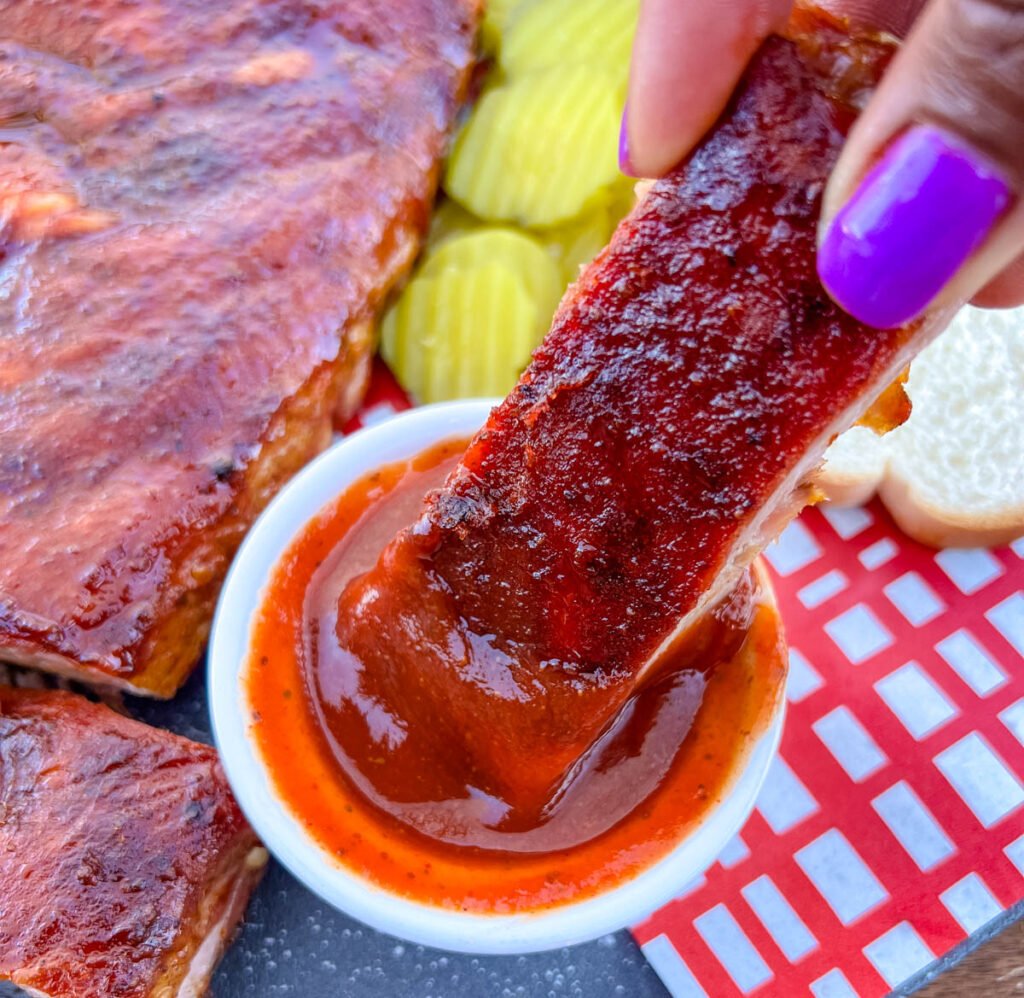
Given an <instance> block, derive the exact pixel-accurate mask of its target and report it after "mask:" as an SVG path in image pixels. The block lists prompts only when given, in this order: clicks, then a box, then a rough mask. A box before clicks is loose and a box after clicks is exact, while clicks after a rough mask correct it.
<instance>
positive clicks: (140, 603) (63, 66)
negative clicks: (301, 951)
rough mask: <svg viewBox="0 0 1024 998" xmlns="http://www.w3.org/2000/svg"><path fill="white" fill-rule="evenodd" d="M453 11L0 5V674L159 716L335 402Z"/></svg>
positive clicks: (438, 0) (391, 5)
mask: <svg viewBox="0 0 1024 998" xmlns="http://www.w3.org/2000/svg"><path fill="white" fill-rule="evenodd" d="M477 13H478V11H477V3H476V0H238V2H232V3H216V2H214V3H207V2H199V0H145V2H142V3H123V2H121V0H89V2H88V3H84V2H83V3H55V2H53V0H0V659H9V660H13V661H16V662H20V663H24V664H31V665H34V666H38V667H42V668H46V669H51V670H53V671H57V672H63V673H67V674H71V675H73V676H75V677H76V678H80V679H84V680H86V681H89V682H94V683H103V684H111V685H117V686H120V687H123V688H127V689H130V690H133V691H135V692H140V693H148V694H153V695H157V696H170V695H171V694H173V693H174V692H175V690H176V689H177V688H178V686H179V685H180V684H181V682H182V681H183V680H184V678H185V676H187V675H188V672H189V671H190V670H191V668H192V666H193V665H194V663H195V661H196V659H197V658H198V656H199V653H200V651H201V648H202V645H203V642H204V640H205V636H206V633H207V630H208V628H209V623H210V618H211V616H212V612H213V602H214V600H215V598H216V595H217V591H218V589H219V587H220V583H221V580H222V579H223V577H224V574H225V572H226V569H227V564H228V561H229V559H230V557H231V555H232V553H233V551H234V549H235V547H236V546H237V544H238V542H239V541H240V539H241V537H242V535H243V533H244V532H245V530H246V529H247V527H248V526H249V524H250V523H251V522H252V521H253V519H254V518H255V516H256V514H257V513H258V512H259V510H260V509H261V508H262V506H263V505H265V503H266V502H267V501H268V499H269V498H270V496H271V495H272V494H273V493H274V492H275V491H276V490H277V489H278V488H279V487H280V486H281V484H282V483H283V482H284V481H285V480H287V478H288V477H289V476H290V475H291V474H293V473H294V472H295V471H296V470H298V468H300V467H301V466H302V465H303V464H304V463H305V462H306V461H307V460H308V459H309V458H310V457H311V456H312V455H313V454H315V453H316V452H317V451H318V450H319V449H321V448H322V447H323V446H325V445H326V443H328V442H329V440H330V434H331V417H332V413H333V412H335V411H336V410H338V411H344V412H351V411H352V410H353V408H354V407H355V405H357V404H358V401H359V399H360V397H361V395H362V391H363V388H364V386H365V381H366V375H367V373H368V365H369V360H370V356H371V354H372V352H373V341H374V336H373V324H374V320H375V316H376V313H377V310H378V308H379V307H380V305H381V302H382V300H383V298H384V296H385V295H386V293H387V292H388V290H389V289H390V288H391V287H392V286H393V285H394V284H395V282H396V281H397V280H398V279H399V278H400V277H401V276H402V275H403V274H404V273H405V271H406V270H407V268H408V267H409V265H410V264H411V261H412V258H413V257H414V256H415V253H416V250H417V248H418V245H419V238H420V236H421V235H422V233H423V231H424V230H425V228H426V224H427V220H428V214H429V210H430V203H431V199H432V196H433V191H434V185H435V181H436V173H437V167H438V163H439V160H440V157H441V155H442V152H443V149H444V145H445V140H446V136H447V132H448V129H449V126H450V125H451V122H452V120H453V118H454V115H455V111H456V108H457V106H458V101H459V98H460V95H461V94H462V91H463V89H464V86H465V83H466V78H467V74H468V72H469V69H470V67H471V65H472V63H473V59H474V34H475V22H476V16H477Z"/></svg>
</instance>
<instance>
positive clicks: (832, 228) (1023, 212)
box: [818, 0, 1024, 326]
mask: <svg viewBox="0 0 1024 998" xmlns="http://www.w3.org/2000/svg"><path fill="white" fill-rule="evenodd" d="M1022 149H1024V0H932V2H931V3H930V4H929V5H928V7H926V9H925V11H924V13H923V14H922V16H921V17H920V19H919V20H918V22H917V23H916V24H915V26H914V28H913V29H912V30H911V32H910V35H909V36H908V38H907V42H906V45H905V46H904V48H903V50H902V51H901V52H900V53H899V54H898V55H897V57H896V58H895V60H894V61H893V63H892V66H891V67H890V69H889V72H888V73H887V74H886V77H885V79H884V80H883V81H882V84H881V86H880V87H879V88H878V91H877V93H876V94H875V96H874V97H873V98H872V100H871V102H870V103H869V105H868V107H867V109H866V110H865V112H864V114H863V115H862V116H861V118H860V120H859V121H858V122H857V124H856V125H855V126H854V129H853V131H852V132H851V135H850V139H849V141H848V142H847V145H846V148H845V150H844V152H843V155H842V156H841V157H840V161H839V163H838V165H837V167H836V169H835V171H834V172H833V174H832V178H831V180H830V182H829V187H828V190H827V191H826V196H825V204H824V211H823V227H822V229H823V232H824V236H823V238H822V242H821V247H820V251H819V256H818V270H819V274H820V275H821V278H822V281H823V282H824V284H825V286H826V287H827V288H828V290H829V292H830V293H831V294H832V296H833V297H834V298H835V299H836V301H837V302H838V303H839V304H840V305H842V306H843V307H844V308H846V309H847V311H849V312H851V313H852V314H853V315H855V316H857V317H858V318H860V319H862V320H864V321H866V322H869V323H871V324H873V325H876V326H894V325H899V324H901V323H904V322H907V321H909V320H911V319H913V318H915V317H916V316H917V315H919V314H921V312H923V311H924V310H925V309H927V308H928V307H929V306H930V305H932V304H936V305H948V304H951V303H957V302H962V301H966V300H968V299H969V298H971V297H972V296H973V295H975V294H977V293H978V292H979V291H980V290H981V289H982V288H983V287H984V286H985V285H986V284H987V283H988V282H989V281H991V280H992V279H993V278H994V277H995V276H996V275H997V274H999V273H1000V272H1001V271H1002V270H1003V268H1005V267H1006V266H1008V265H1009V264H1010V263H1011V262H1012V261H1013V260H1014V259H1015V258H1016V257H1017V256H1018V255H1019V254H1020V252H1021V250H1022V248H1024V208H1022V206H1021V202H1020V199H1019V194H1020V193H1021V192H1022V191H1024V156H1022V155H1021V150H1022Z"/></svg>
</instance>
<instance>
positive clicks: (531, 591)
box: [321, 11, 941, 813]
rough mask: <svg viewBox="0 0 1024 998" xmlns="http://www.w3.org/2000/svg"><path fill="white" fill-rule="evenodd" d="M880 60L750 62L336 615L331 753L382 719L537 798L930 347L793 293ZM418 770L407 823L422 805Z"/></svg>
mask: <svg viewBox="0 0 1024 998" xmlns="http://www.w3.org/2000/svg"><path fill="white" fill-rule="evenodd" d="M890 55H891V48H890V46H889V44H887V43H886V42H884V41H881V40H878V39H874V38H868V37H862V38H856V37H854V38H851V37H850V36H849V35H848V34H847V32H846V31H845V29H844V28H843V26H842V25H840V24H839V23H838V22H835V21H833V20H831V19H830V18H828V17H827V16H826V15H824V14H820V13H815V12H807V11H805V12H802V13H799V14H798V15H796V18H795V19H794V21H793V23H792V26H791V30H790V32H789V37H787V38H781V37H775V38H772V39H770V40H769V41H767V42H766V43H765V44H764V46H763V47H762V48H761V50H760V51H759V53H758V55H757V56H756V58H755V59H754V61H753V63H752V65H751V66H750V68H749V70H748V72H747V73H746V76H745V78H744V80H743V82H742V83H741V85H740V87H739V89H738V91H737V93H736V95H735V96H734V98H733V100H732V102H731V104H730V106H729V108H728V109H727V111H726V112H725V114H724V115H723V117H722V118H721V119H720V120H719V122H718V123H717V125H716V126H715V127H714V129H713V130H712V131H711V132H710V134H709V135H708V136H707V137H706V138H705V140H704V141H703V143H702V144H701V145H700V147H699V148H698V149H697V150H696V151H695V152H694V153H693V155H692V156H691V157H690V158H689V160H688V161H686V162H685V163H683V164H682V165H681V166H680V167H679V168H677V169H676V170H675V171H674V172H673V173H671V174H670V175H669V176H668V177H666V178H665V179H663V180H660V181H658V182H657V183H655V184H654V185H653V186H652V187H651V189H650V190H649V192H648V193H646V195H645V196H644V197H643V198H642V200H641V202H640V203H639V205H638V206H637V208H636V209H635V210H634V211H633V213H632V214H631V215H630V216H629V217H628V218H627V219H626V220H625V221H624V222H623V223H622V224H621V225H620V226H619V228H618V231H617V232H616V233H615V235H614V238H613V239H612V242H611V244H610V246H609V247H608V248H607V249H606V250H605V251H604V252H603V253H602V254H601V255H600V256H599V257H598V258H597V260H596V261H595V262H594V263H593V264H592V265H591V266H590V267H589V268H588V269H587V270H586V271H585V272H584V273H583V275H582V276H581V278H580V280H579V281H578V282H577V283H576V284H575V285H574V286H573V287H572V288H571V289H570V290H569V292H568V294H567V295H566V297H565V299H564V300H563V301H562V304H561V306H560V308H559V310H558V312H557V314H556V316H555V319H554V323H553V326H552V328H551V331H550V332H549V333H548V336H547V338H546V339H545V340H544V342H543V344H542V345H541V347H540V348H539V349H538V350H537V352H536V353H535V354H534V358H533V362H532V363H531V364H530V366H529V367H528V369H527V370H526V372H525V374H524V375H523V376H522V378H521V380H520V381H519V384H518V385H517V386H516V388H515V389H514V390H513V392H512V393H511V394H510V395H509V397H508V398H507V399H506V400H505V401H504V402H503V403H502V404H501V405H500V406H498V407H497V408H496V409H495V410H494V411H493V412H492V414H491V417H490V419H489V420H488V422H487V424H486V426H485V427H484V428H483V430H482V431H481V432H480V433H479V434H478V435H477V437H476V438H475V439H474V440H473V442H472V443H471V444H470V446H469V449H468V451H467V453H466V455H465V457H464V459H463V461H462V463H461V464H460V465H459V466H458V467H457V468H456V469H455V470H454V471H453V473H452V474H451V476H450V477H449V479H448V481H447V483H446V484H445V486H444V488H443V489H442V490H440V491H439V492H437V493H435V494H434V496H433V497H432V498H430V499H429V500H428V503H427V506H426V507H425V510H424V512H423V514H422V516H421V517H420V519H419V520H418V522H417V523H416V524H415V525H414V526H412V527H411V528H409V529H408V530H406V531H405V532H403V533H402V534H400V535H399V536H398V537H397V538H396V539H395V540H394V541H393V542H392V543H391V545H390V546H389V548H388V549H386V550H385V552H384V554H383V555H382V557H381V559H380V560H379V562H378V563H377V565H376V567H375V568H374V569H372V570H371V571H370V572H369V573H368V574H367V575H366V576H364V577H362V578H361V579H357V580H354V581H353V582H352V583H350V585H349V587H348V588H347V589H346V591H345V592H344V593H343V594H342V597H341V601H340V605H339V611H338V626H337V632H338V637H339V640H340V644H341V647H342V649H344V650H345V651H347V652H349V653H351V654H350V656H349V659H348V660H349V661H350V662H352V663H355V664H354V665H352V668H353V670H354V675H353V677H352V679H351V680H350V683H349V688H352V689H354V690H355V691H356V694H357V695H358V697H359V698H362V699H357V697H356V696H353V697H352V698H351V699H349V698H346V697H340V698H339V697H338V696H337V695H335V696H334V697H333V702H331V700H332V697H331V696H330V695H327V693H326V691H324V690H321V699H322V700H324V701H325V703H326V704H327V706H326V708H325V709H326V710H327V712H328V716H329V717H330V718H331V720H332V731H333V732H334V734H335V736H336V737H337V738H338V739H339V742H341V743H342V744H344V740H345V730H346V728H347V727H349V728H351V727H352V726H354V725H360V724H361V725H362V727H360V728H359V729H358V730H360V732H361V734H360V735H359V737H360V738H363V739H366V738H368V737H372V735H367V734H366V733H365V732H367V731H369V732H372V731H374V730H378V729H379V728H380V721H379V717H380V716H381V715H382V714H384V715H385V716H390V717H391V718H392V723H391V727H390V728H388V729H387V732H388V735H389V737H392V742H391V743H389V742H387V741H385V740H384V739H379V740H380V742H381V748H382V753H383V754H385V756H386V758H387V759H389V760H391V759H392V757H393V756H394V757H397V756H398V755H399V754H400V753H401V752H402V751H403V750H404V749H403V744H402V741H401V739H400V738H394V737H393V732H394V731H395V730H397V731H399V732H401V731H402V730H403V724H402V718H403V717H404V716H420V717H422V716H431V717H434V718H435V719H436V720H435V727H436V729H437V731H438V736H437V737H438V738H439V739H445V740H448V741H450V742H452V743H453V744H460V745H462V746H463V751H464V753H465V754H466V755H467V756H468V757H470V758H472V759H474V760H475V761H476V764H477V766H478V770H479V774H478V775H479V782H478V784H477V786H476V787H475V789H474V790H473V791H472V794H480V793H483V794H486V795H489V796H490V797H498V798H500V799H501V800H502V801H504V802H506V803H509V802H529V801H533V802H536V801H538V800H545V799H549V798H550V797H551V795H552V794H553V793H554V792H555V789H556V788H557V787H558V786H559V785H560V781H561V780H562V778H563V776H564V774H565V773H566V772H567V771H568V769H569V768H570V767H571V766H573V765H574V764H575V763H576V761H577V760H578V759H579V758H580V757H581V753H582V752H583V751H584V750H585V749H586V747H587V746H589V745H590V744H591V743H592V742H593V741H594V739H595V738H596V737H597V736H598V734H599V733H600V732H601V731H602V730H603V729H604V728H605V727H606V725H607V724H608V723H609V721H610V719H611V718H612V717H614V716H615V715H616V713H617V711H618V710H619V709H620V708H621V707H622V705H623V704H624V703H625V702H626V700H627V698H628V697H630V696H631V695H632V693H634V692H635V691H636V689H637V685H638V683H639V682H640V681H641V680H642V679H643V678H644V677H645V673H646V672H647V671H648V667H649V664H650V663H652V662H653V661H655V660H656V659H657V657H658V653H659V649H664V648H665V647H666V646H667V644H668V643H669V642H670V640H671V639H672V638H673V636H674V635H678V634H680V633H681V632H682V631H685V630H686V629H687V628H688V627H690V626H691V625H692V624H693V623H694V622H695V620H696V619H697V618H698V616H699V614H700V613H701V612H702V611H703V610H704V609H705V608H706V607H708V606H710V605H711V604H713V603H715V602H716V601H717V600H719V599H720V598H721V597H722V596H723V594H725V593H728V592H729V590H730V589H731V588H732V587H733V586H734V585H735V584H736V581H737V580H738V579H739V578H740V576H741V573H742V572H743V570H744V569H745V568H746V567H747V566H749V565H750V563H751V561H752V559H753V558H754V557H755V555H756V553H757V552H758V551H759V550H760V549H761V548H762V547H763V545H764V544H765V543H767V541H768V540H770V539H771V537H772V536H774V535H775V534H776V533H777V532H778V531H779V530H781V528H782V527H783V526H784V524H785V523H786V521H787V520H788V519H789V518H790V517H792V516H793V515H795V513H796V512H797V511H798V510H799V509H800V508H801V506H803V505H804V504H805V503H806V502H807V501H808V498H809V496H810V487H809V486H808V484H807V483H808V482H809V480H810V478H811V476H812V473H813V472H814V470H815V468H816V467H817V465H818V464H819V462H820V458H821V455H822V453H823V451H824V449H825V447H826V445H827V444H828V442H829V441H830V440H831V439H832V438H833V437H834V436H835V434H837V433H838V432H839V431H840V430H842V429H843V428H844V427H846V426H848V425H849V424H850V423H852V422H853V421H854V420H856V419H857V417H858V416H860V415H861V413H862V412H863V411H864V410H865V408H866V407H867V406H868V404H869V403H870V402H871V401H872V400H873V399H874V398H875V396H876V395H878V394H879V392H880V391H881V390H882V388H883V387H884V386H886V385H888V384H889V383H890V382H891V381H892V380H893V378H894V377H895V376H896V375H897V373H898V372H899V371H900V370H901V369H902V368H903V367H904V365H906V364H907V362H908V360H909V358H910V356H911V355H912V354H913V353H914V352H915V351H917V350H919V349H920V348H921V347H922V346H923V345H924V344H925V342H926V341H927V340H928V339H929V337H930V336H931V335H932V333H933V332H935V331H936V330H937V328H938V326H939V325H940V324H941V323H940V321H932V322H929V323H928V325H927V326H925V325H920V324H915V325H912V326H908V327H907V328H902V329H894V330H884V331H883V330H878V329H870V328H868V327H866V326H864V325H862V324H860V323H858V322H857V321H855V320H854V319H853V318H851V317H850V316H848V315H846V314H844V313H843V312H842V311H841V310H840V309H839V308H838V307H837V306H836V305H834V304H833V303H832V301H831V300H830V299H829V297H828V295H827V294H826V293H825V291H824V290H823V289H822V287H821V285H820V283H819V281H818V278H817V276H816V271H815V229H816V226H817V222H818V216H819V208H820V203H821V195H822V191H823V188H824V186H825V182H826V180H827V177H828V175H829V171H830V169H831V167H832V165H833V164H834V163H835V161H836V159H837V157H838V155H839V151H840V147H841V145H842V143H843V140H844V136H845V135H846V133H847V131H848V129H849V127H850V125H851V124H852V121H853V119H854V117H855V113H856V112H855V108H856V107H857V106H859V105H860V104H861V102H862V101H863V99H864V97H865V95H866V93H867V91H868V90H869V88H870V87H871V85H872V84H873V83H874V82H875V81H876V80H877V78H878V76H879V74H880V72H881V70H882V68H883V66H884V64H885V62H886V60H887V59H888V58H889V57H890ZM410 646H411V647H414V648H415V654H408V653H406V652H404V649H406V648H408V647H410ZM335 688H336V689H337V688H338V684H337V683H335ZM510 702H514V703H515V704H516V706H515V709H514V710H513V709H512V707H511V706H509V704H510ZM361 703H362V704H365V703H370V704H372V705H373V709H374V711H375V716H376V718H377V725H376V727H373V726H370V725H368V724H367V722H366V720H365V719H361V718H360V711H361V708H360V704H361ZM506 719H509V720H508V721H506ZM369 720H370V721H373V720H374V718H372V717H371V718H369ZM513 721H514V723H513ZM427 768H428V767H422V766H421V767H420V768H419V773H420V777H419V778H420V779H421V781H422V783H421V785H420V786H412V785H410V787H409V788H408V790H407V793H408V795H409V797H410V798H411V799H415V798H416V796H417V795H419V794H422V795H423V798H424V799H432V795H435V794H436V793H437V792H438V791H437V787H438V786H439V781H440V778H439V777H437V776H435V775H434V774H432V773H430V772H425V770H426V769H427ZM472 794H471V795H472ZM496 813H498V812H496Z"/></svg>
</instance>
